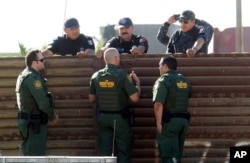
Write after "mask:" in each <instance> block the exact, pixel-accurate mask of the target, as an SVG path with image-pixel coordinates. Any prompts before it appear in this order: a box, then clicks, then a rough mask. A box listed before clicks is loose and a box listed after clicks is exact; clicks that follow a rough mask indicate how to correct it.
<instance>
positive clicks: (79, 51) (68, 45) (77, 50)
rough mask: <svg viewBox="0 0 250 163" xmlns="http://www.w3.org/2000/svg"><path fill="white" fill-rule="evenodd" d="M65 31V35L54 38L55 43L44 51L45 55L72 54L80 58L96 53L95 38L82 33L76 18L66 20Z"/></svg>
mask: <svg viewBox="0 0 250 163" xmlns="http://www.w3.org/2000/svg"><path fill="white" fill-rule="evenodd" d="M64 32H65V34H64V35H63V36H59V37H57V38H56V39H55V40H53V43H51V44H50V45H49V46H48V48H47V49H46V50H45V51H43V52H42V54H43V56H44V57H50V56H53V54H57V55H61V56H65V55H72V56H78V57H80V58H84V57H85V56H88V55H94V51H95V44H94V41H93V38H92V37H90V36H87V35H84V34H81V33H80V25H79V22H78V20H77V19H76V18H69V19H67V20H66V21H65V23H64Z"/></svg>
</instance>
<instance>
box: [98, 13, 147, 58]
mask: <svg viewBox="0 0 250 163" xmlns="http://www.w3.org/2000/svg"><path fill="white" fill-rule="evenodd" d="M116 28H117V30H118V34H119V36H117V37H113V38H111V39H110V40H108V41H107V43H106V44H105V46H104V47H102V48H101V49H100V50H99V51H97V52H96V56H97V57H98V58H101V57H102V55H103V53H104V51H105V50H106V49H107V48H111V47H113V48H116V49H117V50H118V51H119V53H120V54H123V53H125V54H132V55H133V56H137V55H143V54H145V53H147V51H148V40H147V39H146V38H145V37H143V36H140V35H135V34H133V31H134V25H133V22H132V20H131V19H130V18H128V17H124V18H121V19H120V20H119V22H118V25H117V26H116Z"/></svg>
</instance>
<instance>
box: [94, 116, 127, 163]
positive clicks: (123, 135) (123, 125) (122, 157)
mask: <svg viewBox="0 0 250 163" xmlns="http://www.w3.org/2000/svg"><path fill="white" fill-rule="evenodd" d="M114 121H115V122H114ZM97 122H98V130H99V133H98V134H99V135H98V136H99V150H100V154H101V155H102V156H111V155H112V151H113V136H114V139H115V143H116V147H117V151H118V162H119V163H131V155H132V152H131V151H132V149H131V148H132V129H131V127H130V126H129V123H128V120H127V119H124V118H122V116H121V115H120V114H103V113H101V114H99V116H98V120H97ZM114 124H115V126H114ZM114 129H115V135H114Z"/></svg>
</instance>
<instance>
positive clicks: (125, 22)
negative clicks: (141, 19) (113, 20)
mask: <svg viewBox="0 0 250 163" xmlns="http://www.w3.org/2000/svg"><path fill="white" fill-rule="evenodd" d="M132 25H133V22H132V20H131V19H130V18H128V17H125V18H121V19H120V20H119V22H118V26H117V27H118V28H123V27H125V28H129V27H130V26H132Z"/></svg>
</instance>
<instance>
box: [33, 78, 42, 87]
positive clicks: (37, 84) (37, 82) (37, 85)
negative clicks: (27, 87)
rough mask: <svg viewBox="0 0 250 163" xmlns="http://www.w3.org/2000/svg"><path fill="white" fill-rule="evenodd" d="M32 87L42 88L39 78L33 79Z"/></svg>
mask: <svg viewBox="0 0 250 163" xmlns="http://www.w3.org/2000/svg"><path fill="white" fill-rule="evenodd" d="M34 87H35V88H36V89H41V88H42V83H41V81H40V80H35V81H34Z"/></svg>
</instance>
